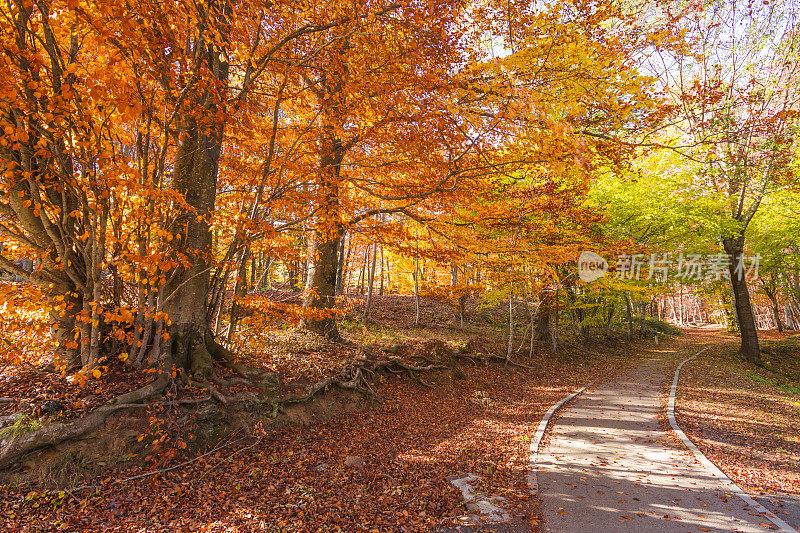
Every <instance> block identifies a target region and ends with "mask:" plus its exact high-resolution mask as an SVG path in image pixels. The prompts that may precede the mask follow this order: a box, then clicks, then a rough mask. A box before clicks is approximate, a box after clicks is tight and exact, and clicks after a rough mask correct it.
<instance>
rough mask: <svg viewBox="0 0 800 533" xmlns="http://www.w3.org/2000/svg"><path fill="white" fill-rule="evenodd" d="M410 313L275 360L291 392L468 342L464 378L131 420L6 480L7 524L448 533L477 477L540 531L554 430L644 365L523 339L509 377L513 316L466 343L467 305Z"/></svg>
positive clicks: (52, 385)
mask: <svg viewBox="0 0 800 533" xmlns="http://www.w3.org/2000/svg"><path fill="white" fill-rule="evenodd" d="M409 301H410V300H408V299H406V300H405V302H398V301H397V298H396V297H386V298H383V299H381V298H378V299H377V306H376V310H375V314H374V321H375V323H374V324H372V325H370V326H369V327H364V326H362V325H360V324H358V323H357V322H356V321H355V320H353V319H345V321H344V322H343V327H342V332H343V334H344V336H345V338H346V339H347V340H348V341H349V344H346V345H344V346H330V345H325V344H322V345H315V344H313V343H309V344H302V343H300V344H298V343H297V342H295V341H296V339H285V338H283V336H286V335H287V332H285V331H275V332H273V333H274V335H272V338H273V341H271V342H272V344H271V345H270V349H269V350H268V351H267V352H265V354H264V356H263V357H262V358H261V360H260V362H261V364H262V365H263V366H264V368H265V369H269V370H272V371H275V372H278V373H279V375H280V376H281V379H280V381H281V383H282V384H283V386H284V387H285V388H287V390H290V391H291V390H296V389H298V388H301V387H302V386H303V385H305V384H307V383H310V382H313V381H315V380H318V379H319V378H320V377H322V376H325V375H330V372H331V371H332V370H331V369H334V370H335V369H337V368H341V367H342V365H344V364H347V363H348V362H351V361H352V360H353V358H354V357H358V356H359V354H362V355H363V353H364V352H365V351H366V352H369V353H372V352H374V351H379V350H378V348H379V347H380V346H398V345H399V346H401V347H402V348H401V350H400V351H399V353H400V354H401V355H402V354H407V355H410V356H419V355H420V351H424V350H425V349H430V348H431V347H433V349H434V350H433V351H434V352H435V350H436V348H437V347H440V348H442V349H443V351H444V349H445V348H446V349H447V350H451V351H452V350H456V349H459V347H460V349H462V350H463V348H464V347H465V345H467V346H468V348H467V351H466V353H465V354H464V355H465V356H464V357H461V358H459V359H458V364H457V365H454V366H450V367H448V368H447V369H444V370H437V371H431V372H426V373H417V374H416V375H415V376H411V375H410V373H402V374H397V375H395V374H393V373H391V372H389V373H385V374H380V375H376V376H372V378H373V381H372V382H371V387H372V388H373V393H372V394H371V395H366V396H363V397H356V396H358V395H355V394H353V393H349V392H348V393H344V392H335V391H334V392H332V393H328V394H327V395H325V396H324V397H321V398H318V399H317V400H316V401H315V402H314V403H315V404H319V405H324V406H328V408H321V409H317V410H302V409H300V410H299V411H298V410H297V408H296V407H292V408H287V409H286V411H287V412H289V413H290V414H292V415H293V416H291V417H287V416H283V414H282V415H281V416H278V417H276V418H275V419H272V416H271V413H270V411H269V409H264V406H260V408H261V411H259V406H256V409H254V412H252V413H250V415H252V416H251V417H250V418H249V419H248V420H247V421H246V422H245V423H238V424H237V425H236V429H235V430H234V431H233V432H232V433H231V432H229V431H228V430H229V429H230V425H227V426H226V425H225V422H226V420H225V419H223V420H217V421H215V424H216V425H215V426H214V427H212V428H210V429H209V428H208V422H207V421H206V422H204V421H202V420H201V418H205V415H203V413H204V411H206V410H208V409H207V407H206V408H196V410H194V411H191V413H190V414H189V415H187V414H186V409H180V410H179V409H172V408H149V409H148V410H147V412H139V413H129V414H127V415H126V416H125V417H121V419H120V420H117V421H116V422H115V423H114V424H107V426H106V428H105V429H106V430H107V431H108V432H112V431H113V432H116V433H119V431H122V434H123V436H124V437H125V438H124V439H118V438H116V437H114V438H110V439H103V437H102V436H101V437H95V438H93V439H91V440H90V441H87V442H86V443H85V445H83V446H77V447H76V446H69V445H59V446H57V447H56V450H55V451H52V450H49V451H45V452H42V453H41V454H32V456H30V457H29V458H28V459H27V460H26V461H25V463H24V464H23V465H22V468H21V470H19V471H17V472H12V473H11V474H10V475H7V476H6V478H5V479H4V480H0V483H3V484H2V485H0V522H2V523H4V525H5V527H6V529H7V530H12V531H16V530H20V531H84V530H87V531H95V530H99V529H103V530H107V531H339V530H341V531H433V530H437V529H442V528H447V527H450V526H453V525H455V524H456V523H457V519H458V517H460V516H463V515H465V514H467V510H466V509H465V508H464V506H463V501H462V498H461V493H460V492H459V491H458V490H457V489H456V488H454V487H453V486H452V485H450V483H448V479H447V478H449V477H451V476H456V475H460V474H466V473H473V474H476V475H478V476H479V477H480V480H479V482H478V484H477V486H476V489H477V490H479V491H481V492H483V493H486V494H490V495H493V496H500V497H503V498H505V502H504V507H505V508H506V509H507V510H508V511H510V512H511V513H512V514H513V515H514V516H515V522H516V524H517V525H516V526H515V527H517V528H518V530H520V531H524V530H527V529H528V528H529V527H531V526H533V527H534V528H535V526H536V524H538V518H537V517H538V511H537V509H536V507H535V506H534V505H533V503H534V502H533V501H532V500H531V498H530V493H529V489H528V486H527V483H526V473H527V465H528V455H529V450H528V448H529V446H530V440H531V437H532V436H533V431H534V430H535V427H536V425H537V423H538V421H539V419H540V418H541V416H542V414H543V413H544V412H545V411H546V410H547V409H548V408H549V406H550V405H551V404H552V403H554V402H555V401H557V400H558V399H560V398H561V397H563V396H564V395H566V394H568V393H569V392H571V391H572V390H574V389H575V388H576V387H578V386H582V385H584V384H586V383H587V382H592V381H596V380H598V379H603V377H604V376H611V375H613V374H615V373H616V372H619V371H620V370H621V369H624V368H625V367H627V366H628V365H629V364H630V360H631V358H634V359H635V356H632V355H631V354H634V353H636V351H635V350H633V351H628V349H626V348H625V346H624V343H618V342H609V343H606V344H603V343H596V345H593V346H592V347H591V349H590V350H589V349H587V348H585V347H581V346H575V347H573V348H568V349H565V350H564V351H563V352H561V353H559V356H558V357H552V356H551V355H549V354H548V353H547V352H546V351H544V350H540V351H539V352H538V353H536V354H534V356H533V357H528V346H527V344H526V345H525V346H522V344H523V343H521V342H520V343H519V344H520V352H519V354H516V355H515V358H514V361H515V363H516V364H509V365H505V364H503V362H502V361H500V360H494V361H493V360H491V359H490V356H492V355H494V356H498V357H500V356H504V355H505V354H504V346H505V341H504V339H503V333H502V331H503V330H502V327H503V317H502V315H501V314H499V313H493V312H492V311H491V310H488V311H487V310H477V309H475V308H472V309H471V310H470V313H471V315H470V318H471V321H470V322H469V323H468V325H467V327H466V328H465V329H464V330H463V331H462V330H460V329H459V328H458V327H457V326H456V325H455V319H454V314H453V313H452V310H451V309H449V308H448V307H446V306H443V305H441V304H435V303H431V302H424V308H423V310H422V311H423V313H422V318H423V320H424V323H425V326H423V327H414V324H413V314H411V313H412V311H411V309H412V308H411V307H409V305H408V302H409ZM399 304H400V305H403V308H402V309H401V312H397V306H398V305H399ZM495 315H497V316H495ZM409 317H410V318H409ZM275 339H277V340H275ZM281 339H283V341H285V342H283V341H282V340H281ZM520 341H522V339H520ZM282 342H283V344H282ZM429 351H430V350H429ZM422 355H426V356H427V357H428V358H430V357H436V353H427V354H422ZM248 362H250V363H254V364H255V363H256V362H257V361H255V360H252V361H248ZM521 365H524V366H521ZM111 370H113V369H111ZM12 374H13V375H12ZM113 376H114V373H113V372H112V371H109V372H108V373H107V374H103V375H102V376H101V378H100V379H97V380H91V381H89V383H88V384H87V385H86V386H85V387H83V388H81V387H77V386H76V385H75V384H68V383H65V382H64V381H63V378H60V377H58V376H57V375H51V374H42V373H41V369H38V368H36V369H33V368H26V369H22V370H20V371H19V372H17V373H16V374H14V373H13V372H9V373H8V375H7V377H6V382H5V383H6V384H8V385H9V387H8V389H6V390H7V392H4V393H3V395H4V396H5V395H8V396H12V395H18V397H19V398H20V401H24V402H27V403H30V404H33V405H38V406H42V405H44V403H46V401H59V402H61V403H64V404H68V403H69V402H72V401H73V398H75V400H74V401H75V402H76V403H77V402H80V403H79V404H78V405H79V408H77V410H76V409H70V410H68V411H67V410H65V411H66V412H59V413H57V414H54V415H50V418H51V419H58V418H59V417H74V416H77V415H78V414H79V413H80V410H82V409H84V404H88V403H91V402H102V401H103V398H106V397H108V395H109V394H110V393H111V392H116V391H117V390H118V387H115V386H114V383H116V382H117V381H118V377H113ZM137 379H138V378H137ZM184 392H186V393H187V394H189V396H191V394H199V393H197V391H194V392H193V391H184ZM86 396H89V400H90V401H86V400H85V397H86ZM167 397H169V395H168V396H167ZM6 407H7V406H6ZM138 411H145V410H144V409H140V410H138ZM40 412H41V407H39V408H37V411H35V412H33V413H32V414H31V417H33V415H38V414H40ZM201 415H203V416H201ZM134 418H138V419H139V423H138V425H137V424H136V422H135V420H133V419H134ZM31 419H33V418H31ZM45 421H46V420H45ZM126 421H127V425H124V426H120V429H119V430H118V429H117V426H119V425H120V424H122V423H123V422H126ZM221 426H225V430H224V431H223V429H221ZM123 428H126V429H123ZM131 428H132V429H131ZM215 428H216V430H217V431H218V433H219V434H214V430H215ZM204 432H205V433H204ZM137 434H138V435H137ZM220 435H221V438H220ZM98 441H103V442H98ZM137 441H140V442H137ZM100 444H101V445H102V446H101V445H100ZM101 450H102V451H101ZM45 459H47V460H45ZM87 486H88V487H87ZM75 487H81V488H79V490H75Z"/></svg>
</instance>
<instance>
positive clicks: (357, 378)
mask: <svg viewBox="0 0 800 533" xmlns="http://www.w3.org/2000/svg"><path fill="white" fill-rule="evenodd" d="M444 368H447V367H446V366H444V365H434V364H431V365H427V366H416V365H412V364H409V363H405V362H403V361H402V360H401V359H400V358H399V357H390V358H388V359H386V360H384V361H379V362H375V363H374V364H367V363H366V362H365V361H364V360H361V362H359V363H356V364H352V365H349V366H348V367H347V368H345V369H344V370H342V371H341V372H339V373H338V374H336V375H334V376H330V377H327V378H325V379H323V380H320V381H318V382H316V383H314V384H313V385H311V386H310V387H308V388H307V389H306V392H305V393H304V394H302V395H299V396H292V397H290V398H286V399H284V400H282V401H280V402H278V407H280V406H284V405H291V404H297V403H305V402H307V401H310V400H311V399H313V398H314V397H315V396H316V395H317V394H320V393H323V392H326V391H328V390H330V389H331V388H333V387H338V388H340V389H344V390H358V391H362V392H365V393H374V391H373V389H372V386H371V385H370V383H369V380H368V379H367V378H366V376H365V374H371V375H374V374H376V373H378V372H381V371H385V372H392V373H405V372H407V373H408V375H409V376H410V377H411V378H413V379H415V380H417V381H418V382H419V383H420V384H422V385H424V386H426V387H431V385H430V384H428V383H425V382H424V381H422V380H421V379H419V378H418V377H417V376H416V374H415V373H416V372H426V371H430V370H437V369H444Z"/></svg>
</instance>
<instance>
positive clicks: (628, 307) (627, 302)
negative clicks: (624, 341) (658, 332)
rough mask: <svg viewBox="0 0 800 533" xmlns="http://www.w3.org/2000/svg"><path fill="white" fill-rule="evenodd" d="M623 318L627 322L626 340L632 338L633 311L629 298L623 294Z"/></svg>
mask: <svg viewBox="0 0 800 533" xmlns="http://www.w3.org/2000/svg"><path fill="white" fill-rule="evenodd" d="M625 318H626V319H627V322H628V340H631V339H633V312H632V311H631V299H630V297H629V296H628V295H627V293H626V294H625Z"/></svg>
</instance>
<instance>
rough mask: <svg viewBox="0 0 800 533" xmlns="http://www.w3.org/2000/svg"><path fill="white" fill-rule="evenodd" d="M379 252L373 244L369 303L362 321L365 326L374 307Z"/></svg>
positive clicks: (368, 294) (368, 289)
mask: <svg viewBox="0 0 800 533" xmlns="http://www.w3.org/2000/svg"><path fill="white" fill-rule="evenodd" d="M377 252H378V250H377V245H376V244H373V245H372V266H371V267H370V269H369V282H368V285H369V286H368V287H367V302H366V303H365V304H364V317H363V320H362V322H364V324H369V312H370V307H371V306H372V292H373V288H374V286H375V266H376V260H377V258H378V253H377Z"/></svg>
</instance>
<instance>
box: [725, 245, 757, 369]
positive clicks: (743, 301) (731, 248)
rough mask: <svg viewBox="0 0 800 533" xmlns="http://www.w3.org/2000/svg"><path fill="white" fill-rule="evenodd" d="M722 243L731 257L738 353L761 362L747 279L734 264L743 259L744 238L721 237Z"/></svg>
mask: <svg viewBox="0 0 800 533" xmlns="http://www.w3.org/2000/svg"><path fill="white" fill-rule="evenodd" d="M722 245H723V247H724V249H725V253H727V254H728V256H729V257H730V258H731V263H730V265H729V269H728V270H729V272H730V282H731V289H732V292H733V303H734V308H735V309H736V320H737V322H738V324H739V333H740V335H741V339H742V345H741V348H740V353H741V354H742V355H743V356H744V357H745V359H747V361H748V362H750V363H753V364H756V365H760V364H761V347H760V346H759V344H758V330H757V329H756V321H755V315H754V314H753V304H752V302H751V301H750V291H748V290H747V280H746V279H745V277H744V273H743V272H739V271H737V269H736V265H737V264H738V263H739V261H740V260H743V258H742V255H743V248H744V239H743V237H739V238H737V239H723V240H722Z"/></svg>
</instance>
